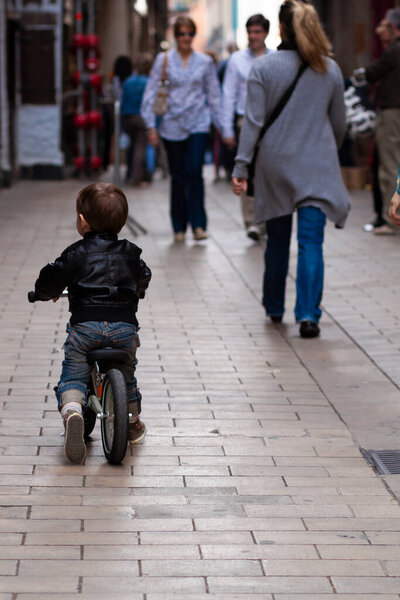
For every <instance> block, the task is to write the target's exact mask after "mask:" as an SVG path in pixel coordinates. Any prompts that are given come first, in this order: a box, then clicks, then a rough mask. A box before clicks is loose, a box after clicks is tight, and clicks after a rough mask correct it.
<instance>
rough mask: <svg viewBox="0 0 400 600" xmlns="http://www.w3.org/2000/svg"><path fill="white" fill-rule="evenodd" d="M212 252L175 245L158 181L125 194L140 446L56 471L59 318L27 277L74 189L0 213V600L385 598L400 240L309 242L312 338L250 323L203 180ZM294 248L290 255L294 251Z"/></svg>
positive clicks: (243, 282)
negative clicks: (314, 286)
mask: <svg viewBox="0 0 400 600" xmlns="http://www.w3.org/2000/svg"><path fill="white" fill-rule="evenodd" d="M207 177H208V183H207V202H208V213H209V231H210V239H209V240H208V241H206V242H201V243H195V242H193V241H192V239H191V234H188V235H187V241H186V243H184V244H174V243H173V242H172V234H171V231H170V224H169V215H168V182H167V181H166V180H161V181H157V182H155V183H154V184H153V185H152V186H151V187H150V188H148V189H146V190H140V191H137V190H134V189H133V188H127V189H126V190H125V192H126V193H127V195H128V199H129V202H130V211H131V216H133V217H134V218H135V219H137V221H138V222H139V223H140V224H142V225H143V226H144V227H145V228H146V229H147V230H148V234H147V235H140V236H139V237H137V238H134V237H133V236H132V232H131V231H130V229H129V228H128V227H126V228H125V229H124V231H123V235H124V236H126V237H128V238H129V239H131V240H133V241H135V242H136V243H137V244H138V245H139V246H140V247H142V248H143V258H144V260H145V261H146V262H147V263H148V265H149V266H150V267H151V269H152V271H153V280H152V282H151V285H150V288H149V292H148V294H147V296H146V299H145V300H144V301H142V303H141V305H140V308H139V315H138V316H139V321H140V325H141V331H140V337H141V343H142V345H141V348H140V349H139V351H138V356H137V357H138V360H139V364H138V369H137V377H138V382H139V386H140V388H141V392H142V394H143V404H142V408H143V412H142V416H143V420H144V421H145V423H146V425H147V428H148V435H147V437H146V440H145V442H144V443H143V444H142V445H140V446H138V447H136V448H134V449H131V448H129V449H128V453H127V456H126V458H125V460H124V462H123V464H122V465H120V466H111V465H109V464H107V463H106V461H105V459H104V455H103V451H102V446H101V437H100V430H99V426H98V425H97V426H96V429H95V431H94V432H93V436H92V441H91V442H90V444H88V456H87V459H86V463H85V464H84V465H82V466H74V465H71V464H68V463H67V461H66V459H65V458H64V455H63V448H62V446H63V438H62V437H61V431H62V423H61V419H60V416H59V414H58V411H57V407H56V402H55V399H54V394H53V391H52V389H53V387H54V385H55V384H56V383H57V380H58V376H59V372H60V365H61V360H62V356H63V354H62V345H63V342H64V338H65V324H66V322H67V319H68V313H67V304H66V301H65V300H59V301H58V302H57V303H56V304H53V303H37V304H35V305H30V304H28V302H27V299H26V292H27V291H28V290H30V289H32V286H33V284H34V281H35V278H36V276H37V274H38V272H39V269H40V268H41V267H42V266H43V265H44V264H46V263H47V262H48V261H51V260H52V259H54V258H55V257H56V256H58V255H59V253H60V252H61V251H62V250H63V249H64V248H65V247H66V246H67V245H68V244H70V243H72V242H73V241H74V240H76V239H77V235H78V234H77V232H76V230H75V197H76V194H77V192H78V190H79V189H81V188H82V187H83V186H84V185H85V184H86V183H87V182H86V181H83V180H82V181H76V180H67V181H63V182H32V181H23V182H20V183H18V184H16V185H15V186H14V187H12V188H11V189H8V190H4V191H2V192H1V194H0V214H1V218H0V234H1V235H0V250H1V254H0V256H1V259H0V260H1V279H0V299H1V311H0V334H1V335H0V356H1V360H0V400H1V403H0V436H1V437H0V600H44V599H45V600H78V599H80V598H81V599H83V600H106V599H107V600H176V599H182V600H205V599H209V598H210V599H213V600H252V599H256V598H257V599H261V598H262V600H324V599H328V598H331V597H332V596H333V595H337V596H338V597H339V598H340V599H341V600H377V599H379V600H396V599H397V600H399V598H400V507H399V504H398V501H397V497H399V498H400V475H386V476H380V475H378V474H376V472H375V471H374V470H373V469H372V468H371V467H370V466H369V465H368V463H367V461H366V460H365V459H364V458H363V455H362V454H361V452H360V448H362V449H363V450H371V449H374V450H387V449H390V450H393V449H400V391H399V386H400V274H399V257H400V234H397V235H396V236H392V237H378V236H373V235H372V234H370V233H365V232H364V231H363V230H362V225H363V224H364V223H366V222H368V221H369V220H370V218H371V214H372V209H371V204H372V202H371V197H370V194H369V193H368V192H357V193H354V194H353V201H354V204H353V210H352V212H351V215H350V218H349V222H348V224H347V226H346V228H345V229H344V230H336V229H334V227H333V225H332V224H331V223H329V224H328V226H327V230H326V244H325V259H326V285H325V295H324V300H323V306H324V315H323V318H322V321H321V337H320V338H319V339H315V340H304V339H301V338H300V337H299V335H298V326H297V325H296V324H295V323H294V317H293V305H294V274H295V267H296V260H295V253H296V244H295V243H293V244H292V260H291V277H290V279H289V282H288V292H287V310H286V314H285V318H284V323H283V324H282V325H278V326H277V325H273V324H271V323H270V322H269V320H267V319H266V317H265V314H264V311H263V309H262V307H261V306H260V293H261V277H262V269H263V245H262V244H255V243H253V242H251V241H250V240H248V239H247V238H246V236H245V234H244V232H243V228H242V225H241V215H240V210H239V201H238V199H237V198H236V197H234V196H233V195H232V194H231V192H230V188H229V187H228V185H227V184H226V183H225V182H219V183H213V182H212V173H211V172H210V171H207ZM293 242H294V240H293Z"/></svg>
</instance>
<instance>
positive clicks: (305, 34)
mask: <svg viewBox="0 0 400 600" xmlns="http://www.w3.org/2000/svg"><path fill="white" fill-rule="evenodd" d="M279 22H280V24H281V25H282V27H283V30H284V32H285V34H286V36H287V38H288V40H290V41H295V42H296V45H297V48H298V51H299V53H300V55H301V57H302V58H303V60H304V61H305V62H307V63H308V64H309V65H310V67H311V68H312V69H314V71H318V72H319V73H326V71H327V70H328V65H327V62H326V60H325V58H326V57H327V56H332V54H333V53H332V45H331V43H330V41H329V40H328V37H327V36H326V34H325V32H324V30H323V27H322V25H321V21H320V20H319V17H318V14H317V11H316V10H315V8H314V7H313V6H312V5H311V4H309V3H308V2H304V1H302V0H300V1H299V0H285V2H284V3H283V4H282V6H281V8H280V11H279Z"/></svg>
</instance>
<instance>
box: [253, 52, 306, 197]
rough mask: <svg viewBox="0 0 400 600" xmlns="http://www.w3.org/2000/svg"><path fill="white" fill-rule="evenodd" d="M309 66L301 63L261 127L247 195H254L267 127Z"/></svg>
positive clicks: (277, 115) (280, 110)
mask: <svg viewBox="0 0 400 600" xmlns="http://www.w3.org/2000/svg"><path fill="white" fill-rule="evenodd" d="M307 67H308V64H307V63H306V62H302V63H301V65H300V67H299V70H298V71H297V75H296V77H295V79H294V81H293V82H292V83H291V85H290V86H289V87H288V89H287V90H286V92H285V93H284V94H283V96H282V98H281V99H280V100H279V102H278V104H277V105H276V107H275V108H274V110H273V111H272V113H271V115H270V116H269V118H268V119H267V121H266V122H265V123H264V125H263V126H262V128H261V129H260V133H259V135H258V139H257V143H256V145H255V148H254V154H253V158H252V161H251V163H250V164H249V171H248V177H247V195H248V196H254V175H255V167H256V160H257V156H258V152H259V150H260V146H261V142H262V139H263V137H264V135H265V134H266V132H267V129H269V128H270V127H271V125H272V123H274V122H275V121H276V119H277V118H278V117H279V115H280V114H281V112H282V111H283V109H284V108H285V106H286V104H287V103H288V102H289V100H290V97H291V95H292V94H293V92H294V90H295V87H296V85H297V82H298V81H299V79H300V77H301V76H302V75H303V73H304V71H305V70H306V68H307Z"/></svg>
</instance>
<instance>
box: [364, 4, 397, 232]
mask: <svg viewBox="0 0 400 600" xmlns="http://www.w3.org/2000/svg"><path fill="white" fill-rule="evenodd" d="M385 19H386V21H387V23H388V32H389V34H390V40H391V43H390V44H389V46H388V48H387V49H386V50H385V52H384V53H383V54H382V56H381V57H380V58H379V59H378V60H377V61H376V62H374V63H372V64H371V65H369V66H368V67H367V68H366V69H358V70H357V71H355V73H354V77H355V78H356V79H358V80H362V79H363V78H365V80H366V81H367V82H368V83H370V84H377V85H378V89H377V96H376V100H377V105H378V108H379V110H380V114H379V117H378V123H377V128H376V144H377V151H378V156H379V184H380V188H381V192H382V202H383V216H384V217H386V216H387V214H388V210H389V206H390V200H391V198H392V195H393V181H394V180H395V179H396V176H397V168H398V165H399V164H400V7H399V8H393V9H391V10H388V11H387V13H386V15H385ZM374 233H375V234H383V233H384V234H390V233H395V230H394V229H393V228H392V227H390V226H389V225H388V224H387V223H384V224H383V225H381V226H379V227H375V228H374Z"/></svg>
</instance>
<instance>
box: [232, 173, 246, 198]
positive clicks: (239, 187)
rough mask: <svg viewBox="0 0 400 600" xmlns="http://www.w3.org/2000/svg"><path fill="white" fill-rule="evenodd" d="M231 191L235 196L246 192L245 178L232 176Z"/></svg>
mask: <svg viewBox="0 0 400 600" xmlns="http://www.w3.org/2000/svg"><path fill="white" fill-rule="evenodd" d="M232 191H233V193H234V194H236V195H237V196H240V195H241V194H242V192H243V193H244V194H245V193H246V192H247V179H244V178H243V177H232Z"/></svg>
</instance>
